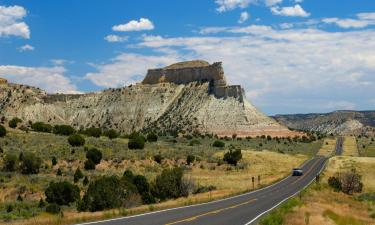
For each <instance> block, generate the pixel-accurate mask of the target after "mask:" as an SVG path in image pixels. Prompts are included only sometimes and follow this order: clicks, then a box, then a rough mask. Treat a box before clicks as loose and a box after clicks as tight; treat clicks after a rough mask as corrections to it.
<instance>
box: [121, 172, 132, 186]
mask: <svg viewBox="0 0 375 225" xmlns="http://www.w3.org/2000/svg"><path fill="white" fill-rule="evenodd" d="M122 177H123V178H124V179H126V180H127V181H129V182H130V183H133V179H134V174H133V172H132V171H131V170H129V169H127V170H125V172H124V174H123V175H122Z"/></svg>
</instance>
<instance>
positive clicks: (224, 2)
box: [215, 0, 255, 12]
mask: <svg viewBox="0 0 375 225" xmlns="http://www.w3.org/2000/svg"><path fill="white" fill-rule="evenodd" d="M254 1H255V0H216V1H215V3H216V4H218V5H219V7H218V8H217V9H216V10H217V11H218V12H225V11H230V10H233V9H235V8H241V9H244V8H246V7H247V6H248V5H249V4H250V3H251V2H254Z"/></svg>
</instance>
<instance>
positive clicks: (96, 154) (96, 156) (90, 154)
mask: <svg viewBox="0 0 375 225" xmlns="http://www.w3.org/2000/svg"><path fill="white" fill-rule="evenodd" d="M102 157H103V155H102V152H101V151H99V150H98V149H97V148H90V149H89V150H88V151H87V152H86V158H87V159H88V160H91V161H92V162H93V163H95V165H97V164H99V163H100V161H101V160H102Z"/></svg>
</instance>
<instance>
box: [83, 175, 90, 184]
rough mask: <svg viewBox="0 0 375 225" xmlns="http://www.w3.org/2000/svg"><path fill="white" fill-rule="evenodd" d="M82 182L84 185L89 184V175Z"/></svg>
mask: <svg viewBox="0 0 375 225" xmlns="http://www.w3.org/2000/svg"><path fill="white" fill-rule="evenodd" d="M82 184H83V186H86V185H88V184H89V178H88V177H87V176H85V178H84V179H83V181H82Z"/></svg>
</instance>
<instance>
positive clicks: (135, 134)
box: [128, 132, 146, 141]
mask: <svg viewBox="0 0 375 225" xmlns="http://www.w3.org/2000/svg"><path fill="white" fill-rule="evenodd" d="M137 137H141V138H142V139H143V140H144V141H146V138H145V137H144V136H143V135H142V134H141V133H139V132H132V133H131V134H129V135H128V138H129V139H135V138H137Z"/></svg>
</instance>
